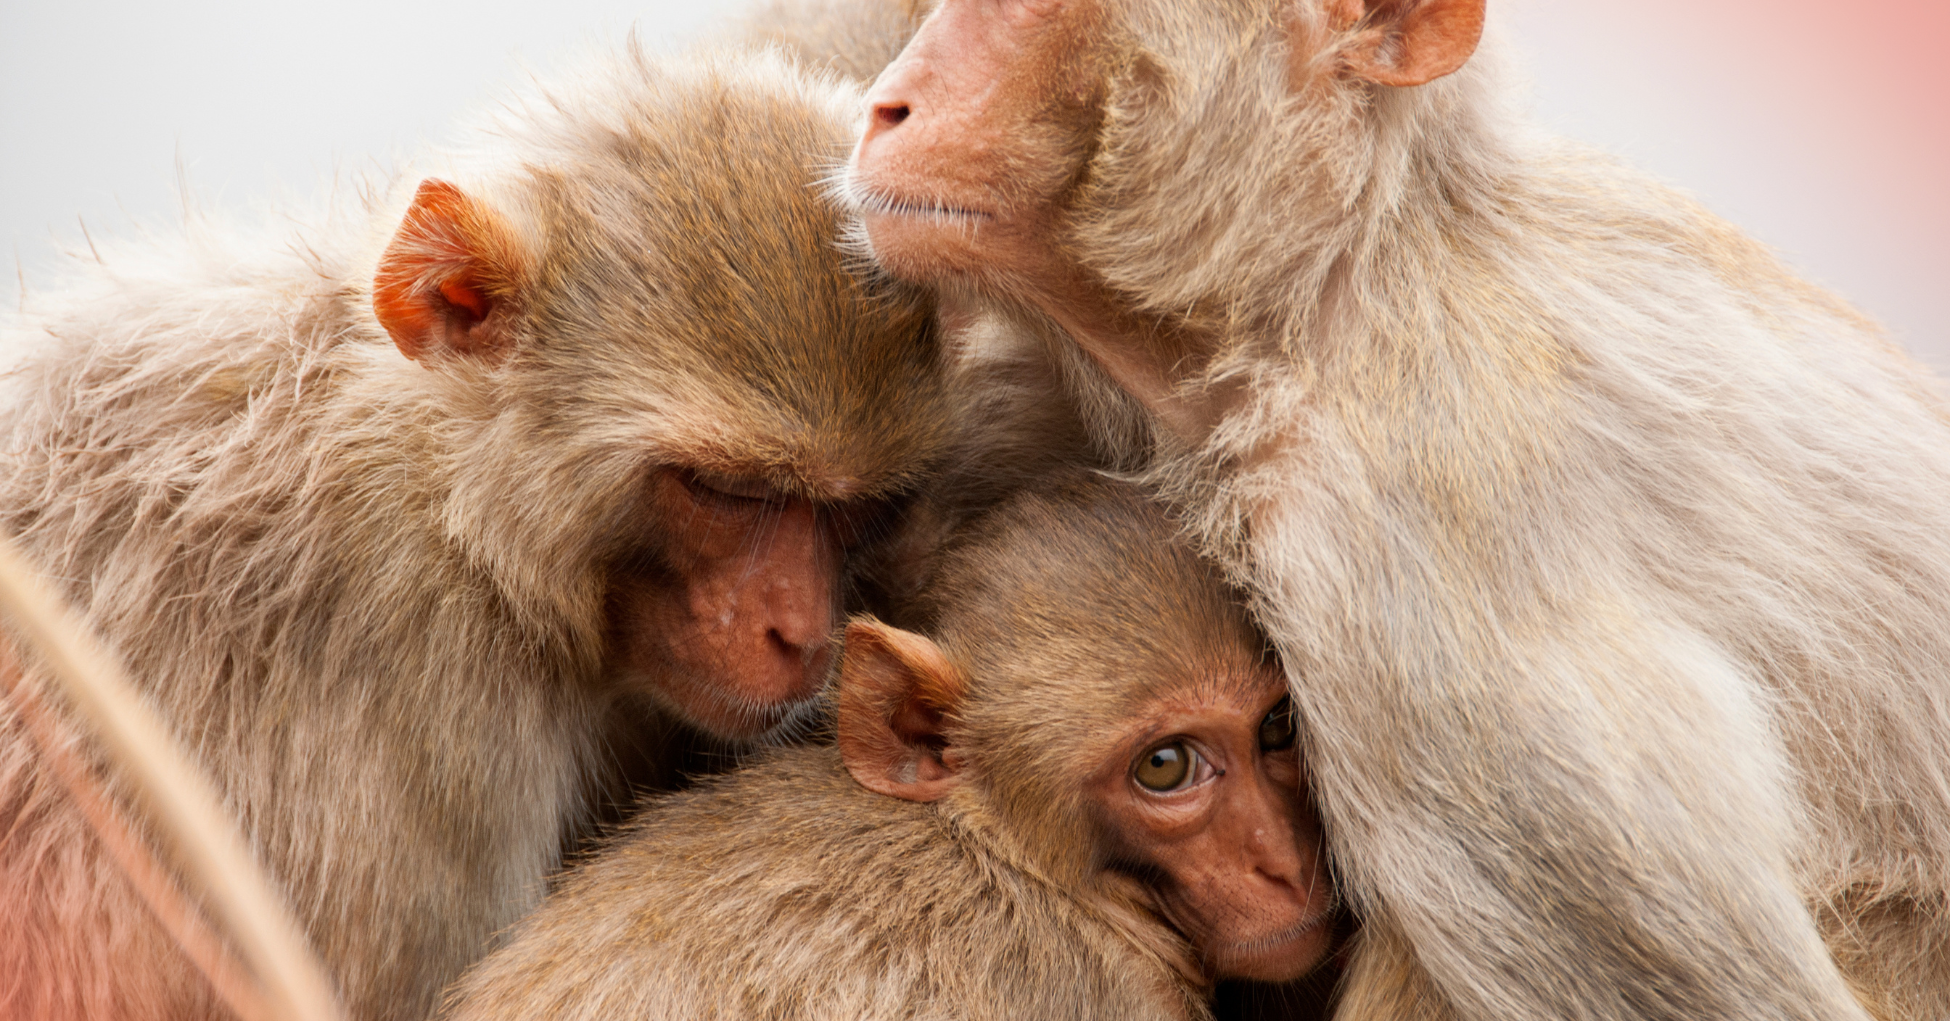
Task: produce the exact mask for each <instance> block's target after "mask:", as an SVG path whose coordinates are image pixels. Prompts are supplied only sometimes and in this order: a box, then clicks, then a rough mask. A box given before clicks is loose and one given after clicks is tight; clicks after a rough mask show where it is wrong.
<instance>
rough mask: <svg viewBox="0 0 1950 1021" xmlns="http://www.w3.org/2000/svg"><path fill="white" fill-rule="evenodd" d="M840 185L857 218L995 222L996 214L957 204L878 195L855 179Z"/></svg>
mask: <svg viewBox="0 0 1950 1021" xmlns="http://www.w3.org/2000/svg"><path fill="white" fill-rule="evenodd" d="M838 184H839V188H838V195H839V198H840V200H841V201H842V202H844V203H845V204H846V208H847V209H848V210H849V211H850V212H852V213H854V214H855V215H867V214H873V215H878V216H907V217H914V218H916V219H927V220H933V221H935V222H936V223H942V224H948V223H969V222H974V223H985V222H988V221H990V220H993V219H995V214H994V213H992V212H989V211H988V210H985V209H976V208H974V207H973V206H962V205H956V204H954V203H952V202H945V201H942V200H939V199H931V198H925V197H916V196H904V195H890V194H887V193H885V192H877V191H874V190H872V189H870V188H867V187H865V186H863V185H861V184H860V183H859V182H857V181H855V180H853V179H852V178H844V179H841V180H840V181H839V182H838Z"/></svg>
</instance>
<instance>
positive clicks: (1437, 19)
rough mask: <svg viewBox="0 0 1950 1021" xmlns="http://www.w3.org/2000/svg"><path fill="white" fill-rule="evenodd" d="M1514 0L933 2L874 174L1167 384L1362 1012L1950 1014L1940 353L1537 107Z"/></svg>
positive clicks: (869, 204) (853, 174) (1187, 490)
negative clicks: (1497, 41)
mask: <svg viewBox="0 0 1950 1021" xmlns="http://www.w3.org/2000/svg"><path fill="white" fill-rule="evenodd" d="M1482 18H1483V4H1482V2H1481V0H1420V2H1414V0H1400V2H1371V3H1363V2H1360V0H1298V2H1275V0H1258V2H1251V3H1228V4H1214V3H1190V2H1185V0H980V2H976V0H942V3H941V4H940V5H939V6H938V7H937V8H936V9H935V10H934V11H933V12H932V14H931V15H930V16H929V19H928V20H927V21H926V22H925V23H924V24H923V26H922V27H921V29H920V31H919V33H918V34H917V36H916V37H915V39H914V40H913V41H912V42H911V43H910V45H909V46H908V48H907V49H906V50H905V51H904V53H903V55H902V56H901V58H900V59H899V60H897V61H896V62H895V64H894V65H892V66H891V67H890V68H889V69H888V70H887V71H886V72H885V73H884V74H883V75H882V77H881V79H880V81H879V82H878V84H877V85H876V87H875V89H874V90H873V93H872V95H871V103H872V111H873V113H872V117H873V120H872V122H871V124H870V126H869V128H868V130H867V132H866V134H865V136H864V137H863V139H862V141H861V142H860V145H859V146H858V148H857V150H856V152H855V155H854V159H853V163H852V166H851V169H850V174H849V179H848V181H847V182H846V185H845V188H846V190H847V191H848V193H849V194H850V195H851V196H852V197H853V198H854V199H855V201H856V202H857V203H858V205H859V206H860V207H861V208H862V209H863V210H864V211H865V212H866V213H867V219H866V221H865V223H866V231H867V238H868V240H869V242H870V244H871V247H872V250H873V252H874V254H875V255H876V256H877V257H878V258H879V260H880V261H881V263H882V264H883V265H886V266H888V267H890V268H892V269H893V270H895V271H896V272H897V273H899V274H901V275H904V276H907V277H911V278H915V279H924V280H931V281H936V282H942V283H945V284H950V285H953V286H952V287H951V288H950V289H951V290H954V289H957V288H969V289H974V290H976V291H980V292H985V293H987V294H989V295H997V296H1001V297H1004V298H1006V299H1009V300H1012V301H1014V302H1018V303H1020V304H1021V305H1022V306H1025V307H1027V308H1028V309H1031V310H1034V313H1036V314H1040V315H1044V316H1047V317H1049V318H1050V319H1053V320H1055V321H1056V322H1057V323H1059V324H1061V325H1062V326H1063V327H1064V328H1065V329H1066V330H1067V331H1068V332H1069V334H1070V335H1071V337H1072V338H1073V339H1074V340H1075V342H1076V345H1077V348H1078V349H1079V350H1081V351H1082V352H1083V353H1084V354H1085V355H1087V357H1088V360H1089V362H1090V364H1091V365H1092V366H1094V368H1095V371H1097V372H1098V373H1099V374H1100V375H1099V379H1106V380H1109V381H1111V382H1113V383H1114V384H1115V386H1116V387H1117V388H1119V389H1121V390H1122V392H1124V393H1126V394H1128V395H1130V397H1131V398H1133V399H1134V400H1135V402H1136V403H1138V404H1140V405H1141V406H1142V407H1143V408H1144V409H1146V411H1147V412H1148V413H1149V415H1150V417H1151V421H1152V422H1153V423H1154V425H1155V427H1156V428H1155V429H1154V433H1153V437H1154V442H1155V444H1156V451H1155V453H1156V455H1157V460H1156V462H1155V465H1156V466H1155V468H1154V475H1155V476H1156V478H1157V479H1158V480H1160V481H1161V482H1163V483H1164V484H1165V485H1167V486H1169V487H1171V488H1172V489H1173V490H1174V491H1175V492H1176V493H1177V496H1178V499H1180V500H1182V501H1183V502H1184V503H1185V504H1186V506H1187V508H1188V513H1189V514H1190V515H1191V517H1192V518H1193V520H1194V522H1195V527H1196V528H1197V530H1198V531H1199V532H1200V534H1201V535H1202V537H1203V539H1204V541H1205V542H1206V544H1207V545H1208V546H1209V548H1210V549H1211V550H1212V551H1213V552H1214V553H1215V554H1216V555H1218V556H1219V557H1221V558H1222V559H1223V560H1225V561H1226V562H1227V563H1228V564H1229V565H1231V570H1232V571H1233V572H1234V573H1235V575H1236V576H1237V578H1238V579H1240V580H1241V581H1242V583H1244V584H1245V585H1246V586H1247V587H1248V588H1250V589H1251V590H1252V591H1253V592H1254V593H1255V598H1256V602H1257V612H1258V613H1259V615H1260V617H1261V619H1262V621H1263V623H1264V624H1265V626H1266V627H1267V629H1268V630H1269V632H1270V634H1271V635H1272V637H1273V638H1274V640H1275V642H1276V643H1277V645H1278V647H1279V649H1280V653H1281V656H1282V658H1283V660H1284V662H1285V663H1286V664H1287V667H1288V669H1289V671H1290V678H1291V681H1292V686H1293V693H1294V698H1295V701H1296V705H1297V706H1298V707H1299V710H1300V713H1301V715H1302V717H1303V719H1304V725H1305V731H1306V737H1307V754H1308V756H1309V759H1310V761H1311V762H1312V763H1313V764H1314V767H1315V771H1314V776H1315V778H1316V782H1317V784H1318V788H1319V790H1318V798H1319V802H1320V805H1321V809H1322V813H1323V816H1324V817H1325V820H1326V823H1327V825H1328V828H1329V837H1330V843H1331V846H1332V848H1333V850H1334V853H1335V856H1336V858H1337V860H1338V861H1339V863H1340V865H1341V866H1342V868H1343V869H1344V871H1345V876H1344V878H1345V881H1346V886H1347V892H1348V893H1349V895H1350V897H1351V898H1352V900H1353V901H1354V903H1355V904H1356V906H1357V908H1358V909H1359V910H1361V911H1362V912H1363V913H1364V915H1365V920H1366V924H1365V929H1364V932H1363V935H1362V940H1363V943H1362V946H1361V948H1360V950H1359V951H1358V955H1357V960H1356V961H1355V963H1354V964H1353V965H1352V968H1351V971H1350V974H1349V984H1348V988H1347V990H1346V994H1345V997H1344V1000H1343V1004H1342V1008H1341V1010H1342V1014H1343V1016H1346V1017H1361V1018H1364V1017H1371V1016H1373V1017H1381V1016H1409V1017H1445V1016H1461V1017H1469V1018H1486V1019H1487V1018H1499V1019H1510V1018H1519V1019H1528V1018H1534V1019H1542V1018H1559V1017H1575V1018H1594V1019H1596V1018H1602V1019H1614V1018H1616V1019H1622V1018H1668V1017H1670V1018H1679V1017H1684V1018H1701V1017H1716V1018H1755V1019H1760V1018H1770V1019H1778V1018H1824V1019H1826V1018H1860V1017H1863V1016H1865V1015H1866V1014H1874V1015H1876V1016H1879V1017H1883V1018H1941V1017H1945V1016H1950V901H1946V891H1950V682H1946V673H1950V426H1946V408H1945V405H1944V401H1943V399H1942V396H1941V395H1940V393H1939V392H1938V390H1937V386H1936V384H1935V382H1934V381H1932V380H1931V379H1929V378H1928V377H1927V375H1926V374H1925V373H1924V372H1923V371H1922V370H1921V369H1919V368H1918V367H1917V366H1916V365H1915V364H1914V363H1913V362H1911V361H1910V360H1909V359H1908V358H1907V357H1905V356H1904V355H1903V354H1902V353H1901V352H1900V351H1898V350H1897V349H1896V348H1895V346H1894V345H1892V344H1890V343H1889V342H1887V341H1886V340H1885V339H1883V337H1882V336H1881V335H1880V333H1879V332H1878V331H1877V330H1876V328H1875V327H1874V326H1873V325H1871V324H1869V323H1868V322H1866V321H1865V320H1864V319H1863V318H1862V317H1861V316H1860V315H1858V314H1857V313H1855V312H1854V311H1853V310H1851V309H1849V308H1848V307H1846V306H1845V305H1843V304H1842V303H1841V302H1839V301H1837V300H1835V299H1834V298H1831V297H1830V296H1828V295H1826V294H1824V293H1822V292H1821V291H1819V290H1818V289H1816V288H1814V287H1812V286H1810V285H1808V284H1806V283H1804V282H1802V281H1800V280H1798V279H1796V278H1795V277H1794V276H1793V275H1792V274H1790V273H1789V272H1788V271H1787V270H1785V269H1784V268H1783V267H1782V266H1781V265H1780V264H1779V263H1778V262H1777V261H1776V259H1775V258H1774V257H1773V256H1772V255H1771V254H1770V253H1768V252H1767V251H1765V250H1764V249H1762V248H1761V247H1760V246H1759V245H1757V244H1755V243H1753V242H1751V241H1749V240H1748V239H1746V238H1744V237H1742V236H1741V235H1740V234H1739V233H1738V232H1737V231H1735V230H1734V229H1732V228H1731V227H1729V226H1727V225H1726V224H1724V223H1722V222H1720V221H1718V220H1716V219H1714V218H1713V217H1712V216H1710V215H1709V214H1707V213H1705V212H1704V211H1702V210H1700V209H1699V208H1698V207H1697V206H1695V205H1694V204H1692V203H1691V202H1689V201H1687V200H1685V199H1683V198H1681V197H1679V196H1677V195H1675V194H1673V193H1671V192H1670V191H1668V190H1666V189H1664V188H1661V187H1659V186H1658V185H1656V184H1653V183H1651V182H1649V181H1647V180H1645V179H1644V178H1642V177H1640V176H1638V175H1636V174H1633V173H1631V172H1629V171H1627V170H1624V169H1621V168H1619V167H1617V166H1615V165H1613V164H1611V163H1610V162H1608V161H1606V160H1604V159H1602V158H1600V157H1597V156H1595V155H1593V154H1590V153H1587V152H1585V151H1582V150H1579V149H1576V148H1574V147H1570V146H1567V145H1563V144H1560V143H1556V142H1552V141H1549V140H1546V139H1541V138H1539V137H1537V136H1535V135H1534V134H1532V133H1529V132H1527V131H1525V130H1522V129H1521V128H1520V127H1519V126H1518V125H1515V124H1513V123H1511V122H1510V120H1509V119H1508V117H1507V115H1506V114H1505V112H1504V111H1503V109H1502V108H1501V107H1500V106H1499V100H1500V98H1501V97H1502V94H1503V93H1502V88H1503V86H1502V85H1501V84H1500V83H1499V81H1498V79H1497V76H1496V74H1495V73H1494V69H1493V68H1490V67H1487V66H1485V61H1483V60H1481V59H1478V60H1474V61H1472V60H1470V57H1471V55H1472V53H1473V51H1474V50H1475V48H1476V44H1477V40H1478V35H1479V33H1480V31H1481V26H1482ZM1079 378H1083V377H1082V376H1079ZM1322 622H1328V624H1327V625H1326V626H1325V627H1323V626H1322ZM1824 941H1825V942H1826V945H1825V946H1824ZM1831 954H1832V956H1831Z"/></svg>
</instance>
